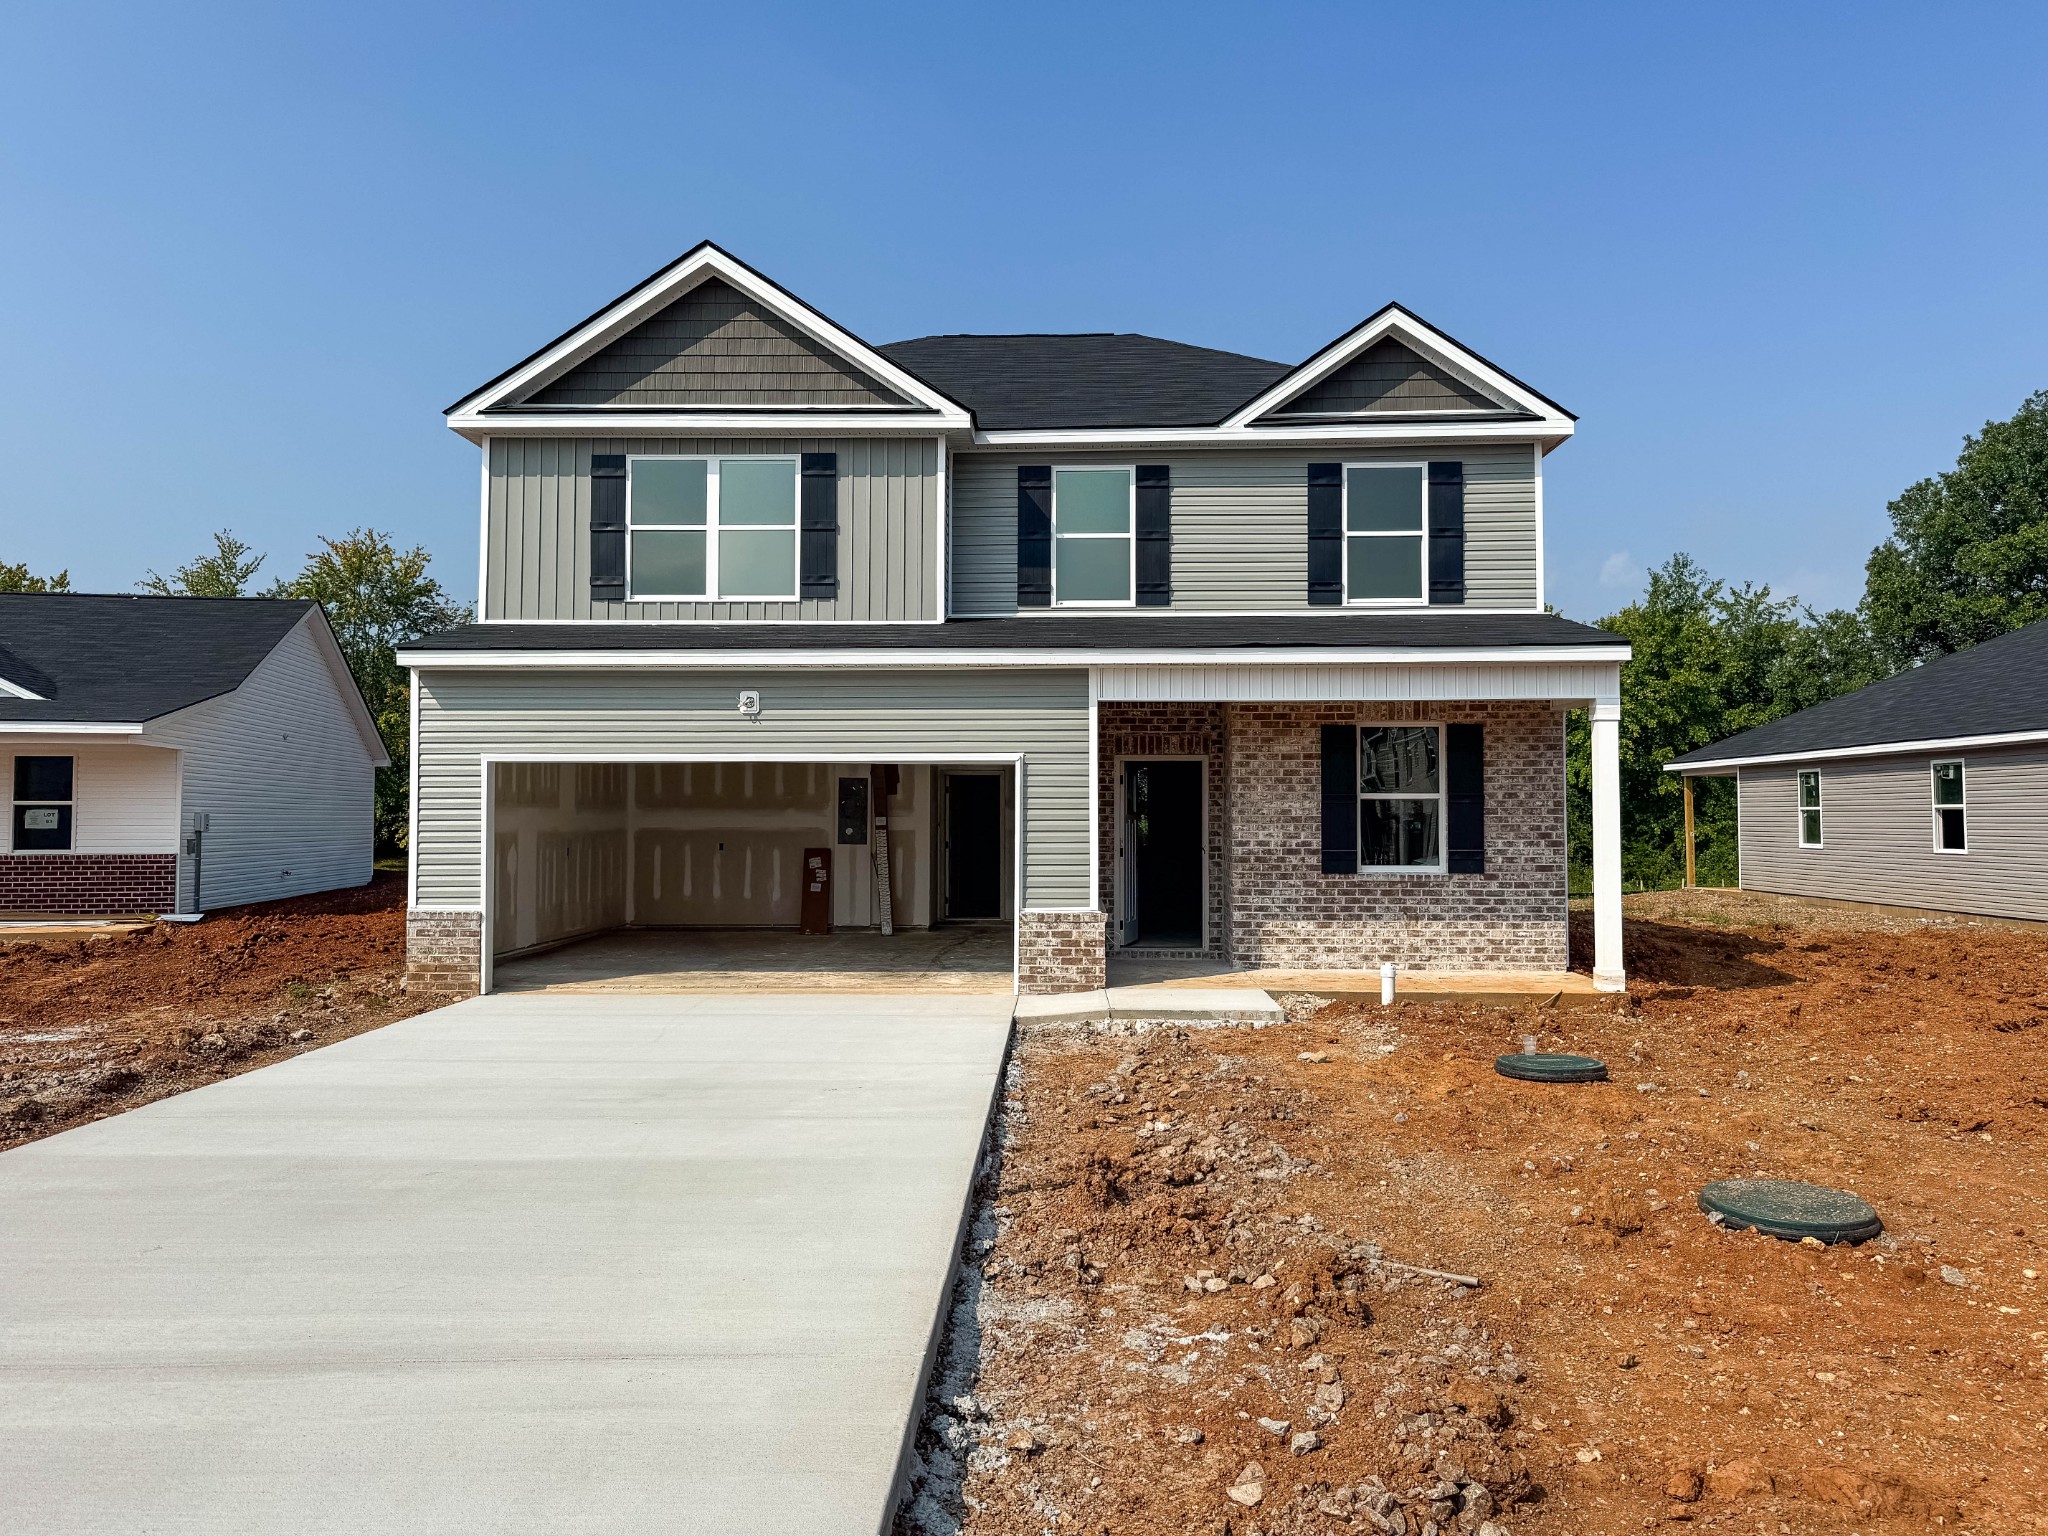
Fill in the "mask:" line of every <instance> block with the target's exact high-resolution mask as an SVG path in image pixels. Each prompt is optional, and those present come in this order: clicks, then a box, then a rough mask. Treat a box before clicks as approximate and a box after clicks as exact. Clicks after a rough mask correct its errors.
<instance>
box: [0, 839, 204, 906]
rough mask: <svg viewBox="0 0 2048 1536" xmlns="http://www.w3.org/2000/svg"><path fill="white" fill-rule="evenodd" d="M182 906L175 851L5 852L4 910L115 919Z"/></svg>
mask: <svg viewBox="0 0 2048 1536" xmlns="http://www.w3.org/2000/svg"><path fill="white" fill-rule="evenodd" d="M177 907H178V856H177V855H176V854H175V853H9V854H0V912H5V913H10V914H11V913H22V914H33V915H36V916H51V917H113V916H118V915H123V914H130V913H142V912H175V911H176V910H177Z"/></svg>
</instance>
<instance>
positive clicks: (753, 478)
mask: <svg viewBox="0 0 2048 1536" xmlns="http://www.w3.org/2000/svg"><path fill="white" fill-rule="evenodd" d="M796 465H797V461H796V460H795V459H794V458H703V459H682V458H637V457H636V458H633V459H629V460H628V461H627V478H626V524H627V528H628V530H629V532H628V536H627V541H626V591H627V594H628V595H629V596H630V597H632V598H634V599H636V600H642V601H644V600H646V599H649V598H695V599H704V598H714V597H716V598H779V599H791V598H794V597H795V596H796Z"/></svg>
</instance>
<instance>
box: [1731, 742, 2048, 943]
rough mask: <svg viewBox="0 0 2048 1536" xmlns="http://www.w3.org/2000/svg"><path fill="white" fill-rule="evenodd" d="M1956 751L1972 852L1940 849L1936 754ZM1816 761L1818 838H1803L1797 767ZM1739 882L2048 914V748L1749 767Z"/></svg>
mask: <svg viewBox="0 0 2048 1536" xmlns="http://www.w3.org/2000/svg"><path fill="white" fill-rule="evenodd" d="M1956 757H1960V758H1961V759H1962V760H1963V764H1964V768H1963V781H1964V792H1965V794H1966V796H1967V798H1968V802H1969V805H1968V813H1969V814H1968V829H1969V842H1970V848H1969V852H1967V853H1937V852H1936V851H1935V849H1934V816H1933V806H1934V799H1933V796H1934V790H1933V784H1932V771H1931V769H1930V767H1929V765H1930V764H1932V763H1934V762H1935V761H1937V760H1946V759H1949V758H1956ZM1802 767H1804V768H1818V769H1819V770H1820V784H1821V846H1820V847H1819V848H1801V847H1800V846H1799V815H1798V787H1799V780H1798V773H1799V769H1800V768H1802ZM1740 782H1741V795H1742V805H1741V835H1742V886H1743V889H1744V890H1751V891H1772V892H1776V893H1778V894H1781V895H1787V896H1821V897H1827V898H1830V899H1833V900H1838V901H1873V902H1883V903H1887V904H1892V905H1897V906H1905V907H1933V908H1936V909H1939V910H1942V911H1951V912H1974V913H1979V914H1982V915H1985V916H1991V917H2026V918H2041V919H2048V748H2043V747H2037V746H2028V747H2004V748H2000V749H1998V750H1996V751H1988V752H1984V751H1980V752H1948V753H1924V754H1912V755H1905V756H1899V757H1881V758H1868V757H1866V758H1844V759H1839V760H1836V761H1834V762H1821V763H1804V764H1789V763H1788V764H1783V765H1779V764H1772V765H1769V766H1765V767H1760V768H1744V769H1742V770H1741V774H1740Z"/></svg>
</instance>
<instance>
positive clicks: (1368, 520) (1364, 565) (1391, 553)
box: [1344, 464, 1428, 603]
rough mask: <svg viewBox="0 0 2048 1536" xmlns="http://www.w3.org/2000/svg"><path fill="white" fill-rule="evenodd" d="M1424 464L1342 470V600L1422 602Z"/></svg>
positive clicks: (1380, 465) (1376, 465) (1355, 467)
mask: <svg viewBox="0 0 2048 1536" xmlns="http://www.w3.org/2000/svg"><path fill="white" fill-rule="evenodd" d="M1427 494H1428V483H1427V472H1426V468H1425V466H1423V465H1421V464H1352V465H1348V466H1347V467H1346V468H1345V470H1344V600H1345V601H1346V602H1350V603H1419V602H1421V601H1422V600H1423V597H1424V589H1423V585H1422V560H1423V543H1424V541H1425V538H1426V534H1425V532H1424V528H1425V526H1426V525H1425V523H1424V521H1423V505H1424V498H1425V496H1426V495H1427Z"/></svg>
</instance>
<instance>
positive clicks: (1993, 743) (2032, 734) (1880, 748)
mask: <svg viewBox="0 0 2048 1536" xmlns="http://www.w3.org/2000/svg"><path fill="white" fill-rule="evenodd" d="M2034 742H2048V731H2001V732H1999V733H1998V734H1997V735H1994V736H1929V737H1923V738H1921V739H1920V740H1918V741H1880V742H1875V743H1872V744H1871V745H1869V746H1863V747H1825V748H1820V749H1817V750H1815V751H1811V752H1772V753H1768V754H1765V755H1761V756H1757V757H1716V758H1708V759H1705V760H1703V761H1701V762H1697V763H1666V764H1665V765H1664V771H1665V772H1666V773H1676V774H1681V775H1684V774H1695V775H1697V774H1718V773H1722V772H1725V771H1726V770H1727V769H1730V768H1760V767H1763V766H1765V765H1766V764H1770V763H1819V762H1831V761H1833V760H1834V759H1835V758H1838V757H1903V756H1909V755H1911V754H1914V753H1918V752H1966V751H1969V750H1970V749H1971V748H1975V747H2024V746H2027V745H2030V744H2031V743H2034Z"/></svg>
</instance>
